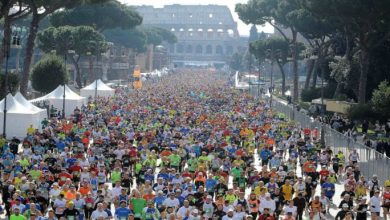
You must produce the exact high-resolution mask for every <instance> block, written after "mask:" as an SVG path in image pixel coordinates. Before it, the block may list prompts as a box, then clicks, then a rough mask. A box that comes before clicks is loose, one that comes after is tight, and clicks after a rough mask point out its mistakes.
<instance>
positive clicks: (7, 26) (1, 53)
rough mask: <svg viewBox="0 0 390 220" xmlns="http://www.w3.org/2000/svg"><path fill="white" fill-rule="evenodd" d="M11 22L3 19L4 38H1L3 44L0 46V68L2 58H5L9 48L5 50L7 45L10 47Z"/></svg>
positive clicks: (2, 61)
mask: <svg viewBox="0 0 390 220" xmlns="http://www.w3.org/2000/svg"><path fill="white" fill-rule="evenodd" d="M11 32H12V30H11V22H10V20H9V19H8V17H5V19H4V30H3V33H4V37H3V44H2V45H1V51H0V66H3V63H4V58H5V52H6V50H7V49H9V47H8V48H7V45H11V35H12V33H11Z"/></svg>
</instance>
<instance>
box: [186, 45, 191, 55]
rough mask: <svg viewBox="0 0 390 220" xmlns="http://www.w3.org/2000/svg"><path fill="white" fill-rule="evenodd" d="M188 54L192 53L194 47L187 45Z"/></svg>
mask: <svg viewBox="0 0 390 220" xmlns="http://www.w3.org/2000/svg"><path fill="white" fill-rule="evenodd" d="M186 53H192V45H187V47H186Z"/></svg>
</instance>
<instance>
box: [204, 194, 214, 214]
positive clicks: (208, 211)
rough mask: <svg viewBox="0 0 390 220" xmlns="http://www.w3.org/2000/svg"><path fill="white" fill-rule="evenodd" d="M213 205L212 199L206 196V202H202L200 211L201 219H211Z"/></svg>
mask: <svg viewBox="0 0 390 220" xmlns="http://www.w3.org/2000/svg"><path fill="white" fill-rule="evenodd" d="M214 207H215V204H214V203H213V197H212V196H211V195H207V196H206V200H205V201H204V202H203V206H202V210H203V217H205V218H206V219H211V218H212V217H213V213H214V209H215V208H214Z"/></svg>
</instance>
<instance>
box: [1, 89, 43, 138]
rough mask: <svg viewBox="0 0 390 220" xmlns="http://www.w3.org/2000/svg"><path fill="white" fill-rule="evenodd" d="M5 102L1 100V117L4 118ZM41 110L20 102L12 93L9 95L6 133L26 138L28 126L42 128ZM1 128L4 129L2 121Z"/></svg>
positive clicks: (9, 135)
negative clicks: (32, 108)
mask: <svg viewBox="0 0 390 220" xmlns="http://www.w3.org/2000/svg"><path fill="white" fill-rule="evenodd" d="M4 103H5V100H4V99H3V100H2V101H1V102H0V118H1V119H2V120H3V119H4ZM42 120H43V118H41V113H40V111H34V110H31V109H29V108H28V107H26V106H24V105H23V104H21V103H19V102H18V101H17V100H16V99H15V98H14V97H13V96H12V95H11V94H8V95H7V122H6V133H7V136H8V137H17V138H24V137H26V134H27V128H28V127H30V125H32V126H33V127H34V128H38V129H39V128H41V126H40V125H41V122H42ZM0 130H1V131H3V123H0Z"/></svg>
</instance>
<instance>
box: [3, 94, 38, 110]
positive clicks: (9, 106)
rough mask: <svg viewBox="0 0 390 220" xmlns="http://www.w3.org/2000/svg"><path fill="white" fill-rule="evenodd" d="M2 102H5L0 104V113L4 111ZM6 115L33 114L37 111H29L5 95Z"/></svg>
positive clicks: (10, 96)
mask: <svg viewBox="0 0 390 220" xmlns="http://www.w3.org/2000/svg"><path fill="white" fill-rule="evenodd" d="M4 102H5V100H4V99H3V100H1V102H0V112H3V110H4ZM7 113H13V114H24V115H28V114H35V113H37V111H34V110H31V109H29V108H28V107H25V106H24V105H23V104H21V103H20V102H18V101H17V100H16V99H15V98H14V97H13V96H12V95H11V94H8V95H7Z"/></svg>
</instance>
